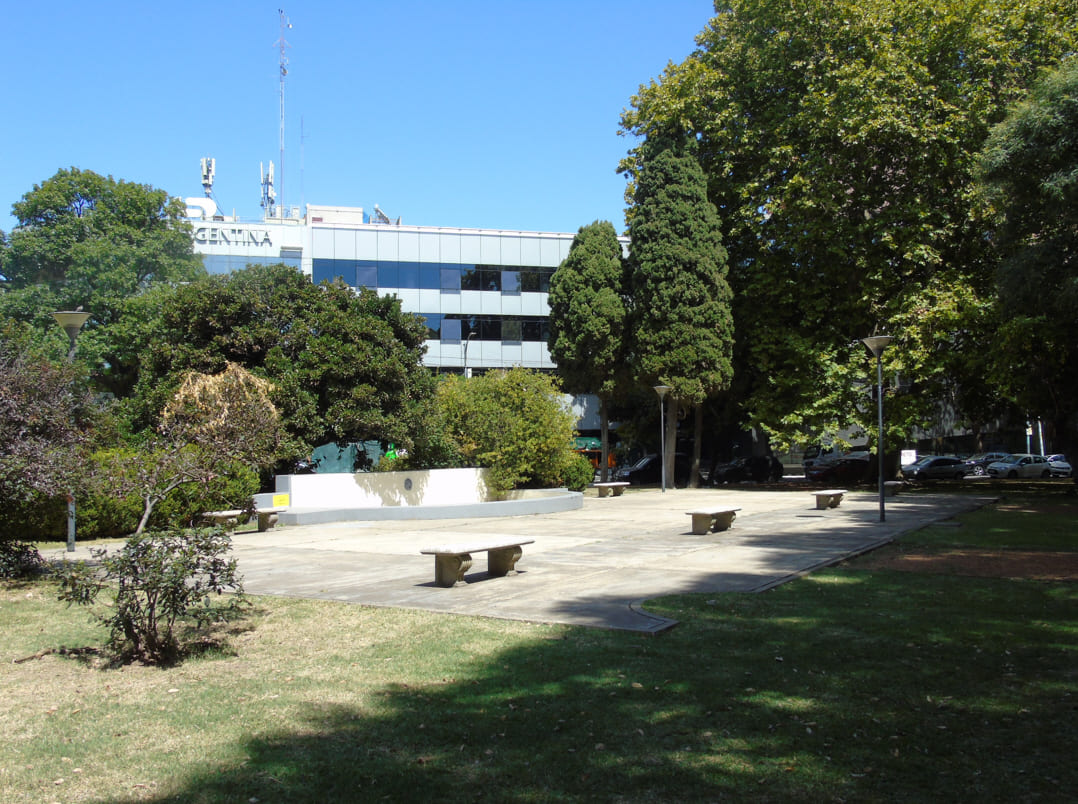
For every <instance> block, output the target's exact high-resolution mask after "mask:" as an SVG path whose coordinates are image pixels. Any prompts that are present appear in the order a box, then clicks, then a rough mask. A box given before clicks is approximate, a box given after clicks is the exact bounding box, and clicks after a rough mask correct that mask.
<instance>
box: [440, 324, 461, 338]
mask: <svg viewBox="0 0 1078 804" xmlns="http://www.w3.org/2000/svg"><path fill="white" fill-rule="evenodd" d="M441 329H442V332H441V335H442V337H441V341H442V343H460V321H459V320H457V319H455V318H445V319H442V327H441Z"/></svg>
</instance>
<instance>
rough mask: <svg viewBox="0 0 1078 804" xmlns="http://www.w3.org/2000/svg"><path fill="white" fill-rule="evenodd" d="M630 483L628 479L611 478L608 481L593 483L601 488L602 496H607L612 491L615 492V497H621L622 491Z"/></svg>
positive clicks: (600, 493) (600, 494)
mask: <svg viewBox="0 0 1078 804" xmlns="http://www.w3.org/2000/svg"><path fill="white" fill-rule="evenodd" d="M628 485H629V481H628V480H610V481H607V482H606V483H592V486H594V487H595V488H597V489H598V490H599V496H600V497H605V496H606V495H607V494H610V493H611V492H613V494H614V496H615V497H620V496H621V493H622V492H623V491H625V487H626V486H628Z"/></svg>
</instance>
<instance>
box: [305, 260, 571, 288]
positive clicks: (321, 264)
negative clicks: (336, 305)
mask: <svg viewBox="0 0 1078 804" xmlns="http://www.w3.org/2000/svg"><path fill="white" fill-rule="evenodd" d="M311 266H312V277H311V278H312V279H313V280H314V283H315V284H316V285H317V284H318V283H320V282H322V281H328V282H332V281H333V280H334V279H343V280H344V281H345V282H346V283H347V284H349V285H351V286H352V287H357V288H358V287H364V288H370V289H371V290H396V289H397V288H411V289H415V290H420V289H422V290H440V291H442V292H443V293H453V292H459V291H462V290H485V291H490V292H493V293H502V294H506V295H517V294H520V293H522V292H523V293H546V292H548V291H549V290H550V277H551V275H552V274H553V273H554V270H555V268H550V267H544V266H538V265H532V266H513V267H512V268H507V267H504V266H501V265H483V264H478V265H474V264H459V263H442V262H402V261H397V260H338V259H325V258H319V257H315V258H314V259H313V260H312V261H311Z"/></svg>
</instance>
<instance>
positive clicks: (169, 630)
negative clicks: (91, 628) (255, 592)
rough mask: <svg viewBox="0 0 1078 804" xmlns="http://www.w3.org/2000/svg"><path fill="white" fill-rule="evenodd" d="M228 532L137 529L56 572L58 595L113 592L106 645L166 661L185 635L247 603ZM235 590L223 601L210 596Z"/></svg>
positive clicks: (128, 657)
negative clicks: (117, 545)
mask: <svg viewBox="0 0 1078 804" xmlns="http://www.w3.org/2000/svg"><path fill="white" fill-rule="evenodd" d="M230 545H231V539H229V537H228V535H227V534H226V533H224V532H223V531H222V530H220V529H219V528H212V529H204V530H187V531H165V532H158V533H142V534H136V535H135V536H132V537H131V538H130V539H128V540H127V542H126V543H125V544H124V547H123V549H122V550H120V551H119V552H116V553H113V554H111V555H110V554H109V553H108V551H107V550H105V549H100V550H91V554H92V556H93V558H94V561H95V562H96V564H97V565H98V566H96V567H95V566H92V565H90V564H88V563H87V562H85V561H78V562H73V563H70V564H65V565H64V567H63V568H62V569H61V570H60V571H59V575H60V590H59V597H60V600H63V601H65V602H67V603H68V604H79V605H85V606H90V605H93V604H94V603H95V602H96V600H97V596H98V595H99V594H100V593H101V591H102V590H104V589H106V588H109V589H112V590H113V591H114V595H115V597H114V600H113V602H112V603H111V605H109V606H108V611H107V613H105V614H100V615H96V616H97V619H98V620H100V621H101V623H102V624H103V625H105V626H107V627H108V629H109V638H108V645H109V648H110V649H111V650H113V651H114V652H115V654H116V655H117V657H118V658H120V659H121V660H123V661H133V660H140V661H143V662H146V663H148V664H170V663H172V662H175V661H176V660H177V659H179V658H180V657H181V656H182V653H183V647H184V643H183V639H184V638H186V637H189V636H194V635H199V634H200V633H202V632H204V631H205V630H206V629H207V628H208V626H210V625H211V624H213V623H216V622H221V621H224V620H227V619H231V618H233V617H235V616H236V615H237V614H238V613H239V611H240V609H241V607H242V606H243V605H244V604H245V603H246V598H245V597H244V595H243V584H242V579H241V578H240V577H239V576H238V575H237V573H236V560H235V559H234V558H227V554H228V551H229V547H230ZM225 592H234V593H235V594H230V595H228V596H227V597H225V598H224V599H223V600H218V601H217V602H215V598H220V596H221V595H222V594H223V593H225Z"/></svg>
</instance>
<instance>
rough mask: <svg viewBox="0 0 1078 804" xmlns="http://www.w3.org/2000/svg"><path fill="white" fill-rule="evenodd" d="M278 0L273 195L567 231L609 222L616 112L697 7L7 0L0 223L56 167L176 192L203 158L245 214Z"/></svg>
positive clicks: (580, 2) (615, 183) (447, 220)
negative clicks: (281, 66)
mask: <svg viewBox="0 0 1078 804" xmlns="http://www.w3.org/2000/svg"><path fill="white" fill-rule="evenodd" d="M279 7H281V8H283V9H284V11H285V12H286V14H287V16H288V18H289V20H290V21H291V24H292V28H291V29H290V30H287V31H286V33H285V38H286V39H287V41H288V43H289V44H290V47H289V48H288V50H287V57H288V60H289V65H288V71H289V72H288V77H287V78H286V81H285V158H284V171H283V185H284V186H283V188H281V187H279V191H283V200H284V202H285V203H286V204H287V205H288V206H293V205H300V204H306V203H313V204H327V205H339V206H362V207H364V208H365V209H367V210H370V209H371V208H373V205H374V204H378V205H379V206H380V207H381V208H382V209H383V210H384V211H385V212H386V213H387V214H389V215H390V216H391V217H393V218H396V217H398V216H400V217H401V218H402V219H403V222H404V223H411V224H421V225H429V226H461V227H480V228H495V229H526V230H532V229H534V230H540V231H568V232H575V231H576V230H577V229H578V228H579V227H580V226H582V225H584V224H587V223H590V222H591V221H593V220H597V219H605V220H610V221H612V222H613V223H614V225H615V227H617V228H618V230H619V231H620V230H621V229H622V228H623V226H624V198H623V192H624V188H625V180H624V178H623V177H622V176H619V175H618V174H617V173H616V172H615V169H616V166H617V163H618V160H619V159H620V158H621V157H622V156H624V154H625V152H626V151H627V150H628V148H629V147H630V146H631V144H632V143H631V141H630V140H629V139H628V138H626V137H624V136H618V134H617V129H618V120H619V115H620V113H621V110H622V109H623V108H624V107H626V106H627V105H628V104H629V100H630V98H631V96H632V95H633V94H634V93H636V91H637V90H638V88H639V86H640V85H641V84H646V83H647V82H648V81H650V80H651V79H653V78H657V77H658V76H659V75H660V74H661V73H662V70H663V69H664V67H665V66H666V64H667V63H668V62H669V61H675V62H678V61H681V60H682V59H684V58H685V57H686V56H687V55H688V54H689V53H690V52H692V50H693V48H694V46H695V44H694V38H695V36H696V34H698V33H699V32H700V31H701V30H702V29H703V28H704V26H705V24H706V23H707V21H708V19H709V17H710V16H711V14H712V5H711V2H710V0H664V2H662V3H659V2H655V0H647V1H646V2H645V1H644V0H576V1H575V2H573V1H571V0H546V1H545V2H532V1H531V0H516V1H515V2H514V0H501V1H498V0H457V2H434V1H433V0H428V1H427V2H422V1H421V0H392V1H391V2H372V3H350V2H337V3H332V2H314V1H310V2H291V3H289V2H286V0H282V5H281V6H278V5H275V4H266V3H252V2H227V0H224V1H223V2H218V3H206V2H201V1H200V0H194V1H193V2H185V3H145V2H140V3H135V2H107V1H106V2H97V3H93V2H85V3H73V2H67V0H61V1H60V2H52V3H34V4H31V3H20V4H9V6H8V7H7V9H6V11H5V13H4V18H3V25H2V26H0V59H2V60H3V64H4V66H5V69H4V74H5V77H6V79H7V80H6V82H5V84H6V86H5V91H4V95H5V98H4V100H5V103H4V106H5V108H6V110H7V112H8V114H7V115H5V117H6V120H5V123H4V124H3V126H2V128H0V143H2V145H3V148H2V151H3V155H4V157H5V158H4V163H5V164H4V168H3V170H2V171H0V214H2V216H0V229H3V230H5V231H10V229H11V228H12V226H13V225H14V218H13V217H12V216H11V205H12V204H13V203H14V202H16V201H17V200H19V199H20V198H21V197H22V196H23V194H25V193H26V192H28V191H29V190H31V189H32V188H33V186H34V184H36V183H40V182H42V181H44V180H45V179H47V178H49V177H50V176H52V175H53V174H54V173H55V172H56V171H57V170H59V169H60V168H63V167H70V166H75V167H79V168H83V169H87V170H93V171H96V172H98V173H102V174H111V175H112V176H114V177H115V178H117V179H125V180H128V181H137V182H141V183H146V184H151V185H153V186H155V187H159V188H162V189H165V190H167V191H168V192H169V193H170V194H172V195H177V196H182V197H186V196H197V195H201V194H202V188H201V184H200V181H199V178H200V176H199V159H200V158H201V157H204V156H212V157H214V158H215V159H216V160H217V176H216V183H215V193H214V195H215V197H216V199H217V201H218V202H219V204H220V205H221V207H222V209H223V210H224V211H225V212H227V213H229V214H231V213H232V212H233V211H235V212H236V213H237V214H239V215H240V216H241V217H244V218H252V219H255V218H258V217H259V216H260V215H261V209H260V207H259V204H258V202H259V163H260V162H263V163H266V164H268V162H269V161H270V160H273V162H275V163H277V162H279V161H280V160H279V152H280V145H279V138H280V95H279V89H280V83H279V72H278V60H279V51H278V49H277V47H276V42H277V41H278V39H279V37H280V19H279V15H278V8H279ZM301 134H302V136H301ZM281 178H282V176H281V173H280V170H279V166H278V184H279V185H280V183H281V182H280V180H281Z"/></svg>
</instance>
